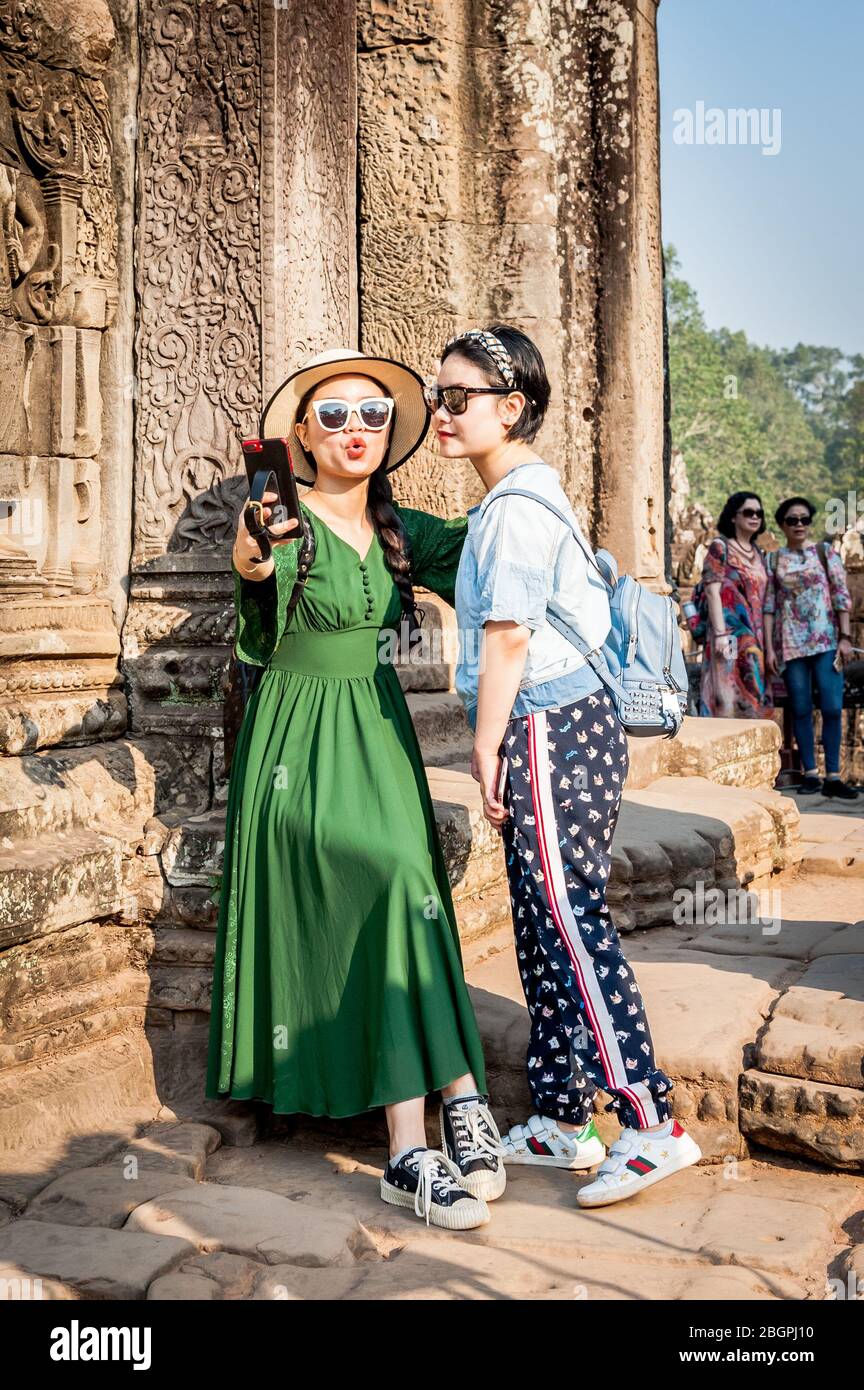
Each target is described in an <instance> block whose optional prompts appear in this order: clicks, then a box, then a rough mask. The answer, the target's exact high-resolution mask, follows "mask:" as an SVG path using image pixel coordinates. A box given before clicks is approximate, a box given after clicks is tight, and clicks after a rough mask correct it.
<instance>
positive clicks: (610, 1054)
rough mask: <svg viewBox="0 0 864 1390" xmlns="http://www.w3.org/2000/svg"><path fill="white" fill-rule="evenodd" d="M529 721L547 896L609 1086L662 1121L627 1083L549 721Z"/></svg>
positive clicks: (540, 717)
mask: <svg viewBox="0 0 864 1390" xmlns="http://www.w3.org/2000/svg"><path fill="white" fill-rule="evenodd" d="M527 719H528V766H529V768H530V771H531V798H532V801H533V804H534V819H535V822H536V826H537V841H538V844H539V846H540V862H541V865H542V867H543V876H544V879H545V883H546V896H547V898H548V900H549V909H550V912H551V915H552V919H553V921H554V922H555V925H556V927H557V928H558V932H559V934H560V936H561V940H562V941H563V942H564V944H565V945H566V947H567V954H568V955H569V957H570V960H571V962H572V964H573V969H574V971H575V973H576V978H577V980H578V982H579V987H580V991H581V994H582V998H583V999H584V1000H585V1008H586V1011H587V1014H588V1020H587V1021H588V1022H589V1023H590V1026H591V1030H592V1032H593V1033H594V1037H595V1038H596V1040H597V1051H598V1052H599V1054H600V1062H601V1065H602V1068H603V1075H604V1076H605V1078H606V1081H607V1082H608V1086H607V1087H606V1089H607V1090H610V1091H618V1092H620V1093H621V1094H622V1095H624V1096H626V1097H627V1098H628V1099H629V1100H630V1101H632V1103H633V1107H634V1109H635V1111H636V1113H637V1115H638V1116H639V1128H640V1129H647V1128H648V1127H649V1126H650V1125H659V1124H661V1123H662V1119H661V1116H660V1115H658V1113H657V1107H656V1105H655V1103H654V1097H653V1096H652V1094H651V1092H650V1090H649V1089H648V1087H647V1086H646V1085H644V1083H643V1082H641V1081H637V1082H634V1083H633V1084H632V1085H631V1084H630V1082H629V1081H628V1076H627V1068H626V1066H625V1063H624V1058H623V1057H622V1055H621V1047H620V1045H619V1042H618V1039H617V1037H616V1036H615V1024H614V1020H613V1018H612V1016H611V1014H610V1013H609V1009H608V1007H607V1004H606V999H605V997H604V994H603V987H602V984H601V982H600V980H598V978H597V975H596V973H595V971H594V961H593V959H592V956H591V953H590V952H589V951H588V950H586V947H585V943H584V941H583V940H582V936H581V933H580V931H579V923H578V921H577V920H576V916H575V914H574V912H573V908H572V906H571V903H570V899H569V897H568V896H567V887H566V883H565V879H564V863H563V860H562V857H561V848H560V846H559V844H558V839H559V836H558V826H557V823H556V817H555V798H554V796H553V793H552V776H551V772H550V769H549V743H548V725H547V721H546V712H545V710H540V711H538V712H537V713H535V714H529V715H528V716H527Z"/></svg>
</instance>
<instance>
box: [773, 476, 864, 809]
mask: <svg viewBox="0 0 864 1390" xmlns="http://www.w3.org/2000/svg"><path fill="white" fill-rule="evenodd" d="M815 514H816V513H815V509H814V507H813V505H812V503H811V502H808V501H807V498H806V497H787V498H786V500H785V502H781V503H780V506H779V507H778V508H777V511H776V512H775V518H776V520H777V524H778V525H779V526H781V527H782V528H783V532H784V535H785V536H786V544H785V545H784V546H781V548H780V549H779V550H776V551H774V552H773V553H772V555H771V559H770V566H769V568H770V582H769V585H768V593H767V596H766V601H765V641H766V649H767V657H768V669H769V671H773V672H776V673H777V674H778V675H780V674H782V676H783V680H784V682H785V684H786V689H787V690H788V692H789V702H790V705H791V707H792V722H793V727H794V730H795V742H796V743H797V745H798V752H799V755H800V758H801V770H802V773H803V777H802V780H801V783H800V785H799V787H798V790H799V791H801V792H819V791H821V792H822V795H823V796H836V797H840V798H841V799H842V800H844V801H854V800H856V799H857V797H858V792H857V791H856V789H855V788H854V787H850V786H849V785H848V784H847V783H846V782H844V781H843V779H842V777H841V776H840V748H841V741H842V721H843V667H844V666H845V665H846V664H847V663H848V662H849V661H850V660H851V658H852V645H851V643H850V640H849V622H850V610H851V608H852V599H851V596H850V593H849V585H848V583H847V581H846V571H845V570H844V568H843V561H842V560H841V559H840V556H839V555H838V554H837V552H836V551H835V550H833V549H832V548H831V546H830V545H828V544H827V543H826V542H824V541H823V542H822V543H821V545H819V546H816V545H813V544H811V542H810V540H809V538H808V530H809V527H810V525H811V524H812V521H813V517H814V516H815ZM814 686H815V688H816V692H817V694H818V697H819V709H820V713H821V716H822V745H823V748H824V750H825V777H824V779H822V778H820V776H819V773H818V770H817V766H816V747H815V742H814V738H813V687H814Z"/></svg>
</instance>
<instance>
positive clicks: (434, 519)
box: [397, 507, 468, 607]
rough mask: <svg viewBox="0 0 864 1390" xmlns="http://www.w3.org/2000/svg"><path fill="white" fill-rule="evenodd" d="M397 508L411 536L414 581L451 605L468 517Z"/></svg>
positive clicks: (412, 508) (466, 532)
mask: <svg viewBox="0 0 864 1390" xmlns="http://www.w3.org/2000/svg"><path fill="white" fill-rule="evenodd" d="M397 510H398V512H399V515H400V517H401V518H402V521H403V523H404V525H405V529H406V530H407V532H408V534H409V536H410V538H411V549H412V554H413V566H412V570H413V579H414V583H415V584H417V585H420V586H422V588H424V589H431V591H432V593H433V594H438V596H439V598H443V599H444V601H445V603H449V604H450V605H451V607H452V606H453V603H454V590H455V586H456V571H457V569H458V568H459V558H460V556H461V554H462V547H463V546H464V544H465V537H466V535H467V534H468V518H467V516H454V517H450V518H445V517H443V516H435V514H434V513H433V512H421V511H418V510H417V509H416V508H415V507H398V508H397Z"/></svg>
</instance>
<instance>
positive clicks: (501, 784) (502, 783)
mask: <svg viewBox="0 0 864 1390" xmlns="http://www.w3.org/2000/svg"><path fill="white" fill-rule="evenodd" d="M506 785H507V759H506V758H505V757H504V756H503V755H502V757H501V771H500V772H499V773H498V785H497V787H496V789H495V795H496V796H497V798H498V800H499V801H503V799H504V788H505V787H506Z"/></svg>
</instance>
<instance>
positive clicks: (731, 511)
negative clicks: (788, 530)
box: [717, 489, 765, 538]
mask: <svg viewBox="0 0 864 1390" xmlns="http://www.w3.org/2000/svg"><path fill="white" fill-rule="evenodd" d="M748 497H752V498H753V501H754V502H758V503H759V506H760V507H761V508H762V524H761V526H760V527H759V530H758V531H757V532H756V535H757V536H761V535H762V532H763V531H764V530H765V504H764V502H763V501H762V498H761V497H760V496H759V493H758V492H751V491H750V490H749V489H748V491H747V492H733V493H732V496H731V497H727V498H726V501H725V502H724V504H723V510H722V512H721V513H720V515H719V516H718V518H717V530H718V531H719V532H720V535H721V536H726V537H727V538H728V537H729V536H734V535H735V513H736V512H737V511H738V509H739V508H740V507H743V505H744V503H745V502H746V501H747V499H748Z"/></svg>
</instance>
